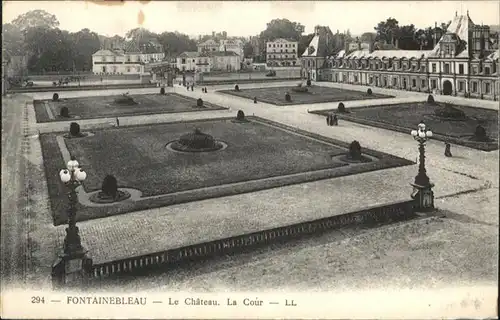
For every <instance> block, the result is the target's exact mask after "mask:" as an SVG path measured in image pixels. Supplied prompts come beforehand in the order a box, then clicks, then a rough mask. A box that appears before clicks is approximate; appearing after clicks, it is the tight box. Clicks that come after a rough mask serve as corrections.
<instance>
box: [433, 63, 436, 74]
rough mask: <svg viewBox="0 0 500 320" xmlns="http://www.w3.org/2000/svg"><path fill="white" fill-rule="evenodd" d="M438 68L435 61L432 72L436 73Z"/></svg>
mask: <svg viewBox="0 0 500 320" xmlns="http://www.w3.org/2000/svg"><path fill="white" fill-rule="evenodd" d="M436 69H437V68H436V64H435V63H433V64H432V72H433V73H436Z"/></svg>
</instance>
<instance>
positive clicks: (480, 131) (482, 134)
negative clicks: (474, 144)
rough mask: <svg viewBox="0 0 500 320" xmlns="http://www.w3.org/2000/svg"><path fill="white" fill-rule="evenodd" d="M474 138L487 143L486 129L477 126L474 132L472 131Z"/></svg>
mask: <svg viewBox="0 0 500 320" xmlns="http://www.w3.org/2000/svg"><path fill="white" fill-rule="evenodd" d="M474 138H475V139H476V140H479V141H487V140H488V135H487V134H486V129H485V128H484V127H483V126H482V125H480V124H478V125H477V127H476V130H474Z"/></svg>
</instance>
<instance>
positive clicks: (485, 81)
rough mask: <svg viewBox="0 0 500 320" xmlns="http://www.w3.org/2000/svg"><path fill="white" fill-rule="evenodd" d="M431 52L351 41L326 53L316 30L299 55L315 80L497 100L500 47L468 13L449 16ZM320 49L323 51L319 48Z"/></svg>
mask: <svg viewBox="0 0 500 320" xmlns="http://www.w3.org/2000/svg"><path fill="white" fill-rule="evenodd" d="M437 39H439V41H438V42H437V43H436V44H435V46H434V48H433V49H432V50H374V49H373V45H372V44H363V45H364V48H361V45H362V44H354V45H353V44H352V43H351V44H349V45H348V46H346V48H344V50H337V51H335V50H334V51H329V50H327V49H324V48H326V47H328V34H327V33H326V34H325V33H324V34H323V35H321V34H320V33H317V34H316V35H315V37H314V38H313V40H312V41H311V43H310V44H309V47H308V48H307V49H306V51H305V52H304V55H303V58H302V61H301V62H302V69H303V75H304V76H305V77H308V78H310V79H312V80H316V81H331V82H340V83H350V84H360V85H370V86H376V87H383V88H391V89H399V90H408V91H420V92H432V93H436V94H443V95H454V96H465V97H474V98H480V99H491V100H497V99H498V98H499V94H500V82H499V77H498V76H499V73H498V68H499V62H498V55H499V52H498V49H493V47H492V44H491V42H490V30H489V27H488V26H481V25H475V24H474V23H473V22H472V20H471V18H470V17H469V14H468V13H467V14H466V15H457V14H455V17H454V18H453V20H452V22H451V24H450V25H449V26H448V28H447V32H446V34H444V35H442V36H441V35H439V37H437ZM322 48H323V49H324V50H323V51H321V49H322Z"/></svg>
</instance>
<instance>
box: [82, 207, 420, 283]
mask: <svg viewBox="0 0 500 320" xmlns="http://www.w3.org/2000/svg"><path fill="white" fill-rule="evenodd" d="M414 217H415V214H414V210H413V201H412V200H408V201H404V202H397V203H391V204H386V205H383V206H377V207H372V208H367V209H364V210H361V211H357V212H352V213H347V214H342V215H334V216H331V217H328V218H323V219H318V220H314V221H308V222H302V223H297V224H293V225H288V226H282V227H278V228H273V229H268V230H262V231H259V232H254V233H250V234H243V235H238V236H234V237H229V238H224V239H220V240H215V241H210V242H205V243H199V244H195V245H191V246H186V247H181V248H176V249H171V250H166V251H159V252H155V253H151V254H146V255H142V256H137V257H130V258H127V259H122V260H117V261H110V262H105V263H101V264H96V265H94V266H93V267H92V273H91V277H92V278H93V279H97V280H98V279H101V278H106V277H110V276H113V275H119V274H123V273H131V274H133V273H134V272H143V271H146V270H151V269H158V268H162V267H168V266H175V265H179V264H181V263H184V262H191V261H195V260H201V259H207V258H211V257H216V256H222V255H227V254H234V253H238V252H241V251H243V250H247V249H251V248H255V247H259V246H265V245H270V244H272V243H276V242H284V241H287V240H290V239H294V238H299V237H303V236H307V235H317V234H320V233H322V232H325V231H327V230H330V229H338V228H341V227H345V226H351V225H368V226H369V225H375V224H378V223H387V222H395V221H403V220H408V219H411V218H414Z"/></svg>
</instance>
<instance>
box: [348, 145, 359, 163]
mask: <svg viewBox="0 0 500 320" xmlns="http://www.w3.org/2000/svg"><path fill="white" fill-rule="evenodd" d="M348 157H349V158H351V159H355V160H361V145H360V144H359V142H358V141H357V140H354V141H353V142H351V144H350V145H349V154H348Z"/></svg>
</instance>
